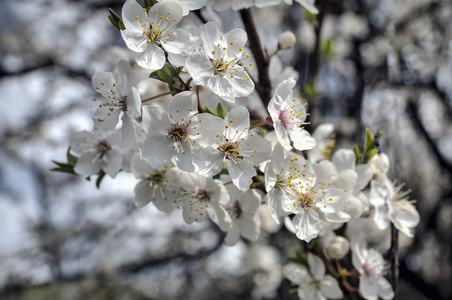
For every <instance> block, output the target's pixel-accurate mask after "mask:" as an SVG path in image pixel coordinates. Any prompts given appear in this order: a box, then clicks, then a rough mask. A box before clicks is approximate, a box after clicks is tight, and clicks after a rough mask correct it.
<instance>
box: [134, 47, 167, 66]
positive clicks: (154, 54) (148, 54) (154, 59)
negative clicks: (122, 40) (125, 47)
mask: <svg viewBox="0 0 452 300" xmlns="http://www.w3.org/2000/svg"><path fill="white" fill-rule="evenodd" d="M132 50H133V49H132ZM136 61H137V64H138V65H139V66H140V67H143V68H145V69H149V70H150V71H151V72H152V71H156V70H160V69H161V68H162V67H163V65H164V64H165V61H166V58H165V51H163V49H162V48H160V47H158V46H157V45H155V44H148V45H147V47H146V49H145V50H144V52H142V53H140V54H138V57H137V59H136Z"/></svg>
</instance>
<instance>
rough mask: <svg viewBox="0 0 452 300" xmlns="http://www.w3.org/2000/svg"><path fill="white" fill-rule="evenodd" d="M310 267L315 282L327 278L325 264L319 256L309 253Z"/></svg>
mask: <svg viewBox="0 0 452 300" xmlns="http://www.w3.org/2000/svg"><path fill="white" fill-rule="evenodd" d="M308 266H309V272H311V274H312V276H313V277H314V279H315V280H318V281H320V280H322V279H323V277H325V264H324V263H323V261H322V260H321V259H320V257H318V256H317V255H314V254H312V253H308Z"/></svg>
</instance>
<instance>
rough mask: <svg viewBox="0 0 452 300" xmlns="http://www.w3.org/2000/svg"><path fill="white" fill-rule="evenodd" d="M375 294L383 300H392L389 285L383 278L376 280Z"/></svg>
mask: <svg viewBox="0 0 452 300" xmlns="http://www.w3.org/2000/svg"><path fill="white" fill-rule="evenodd" d="M377 293H378V296H380V297H381V298H383V299H384V300H390V299H393V298H394V291H393V290H392V286H391V284H390V283H389V282H388V280H386V278H384V277H380V278H378V280H377Z"/></svg>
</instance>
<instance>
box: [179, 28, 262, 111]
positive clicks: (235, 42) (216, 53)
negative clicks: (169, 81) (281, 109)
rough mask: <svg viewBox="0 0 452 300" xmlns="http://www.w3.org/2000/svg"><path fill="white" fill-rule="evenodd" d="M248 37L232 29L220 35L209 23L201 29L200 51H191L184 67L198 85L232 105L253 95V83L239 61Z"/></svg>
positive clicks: (242, 31) (198, 49)
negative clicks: (239, 98) (240, 98)
mask: <svg viewBox="0 0 452 300" xmlns="http://www.w3.org/2000/svg"><path fill="white" fill-rule="evenodd" d="M246 41H247V34H246V32H245V31H244V30H243V29H239V28H236V29H233V30H231V31H230V32H228V33H227V34H225V35H224V36H221V35H220V32H219V30H218V27H217V25H216V24H215V23H212V22H209V23H207V24H205V25H204V26H203V27H202V28H201V41H199V42H200V43H199V47H195V48H194V49H193V53H192V55H190V57H189V58H188V59H187V61H186V67H187V70H188V72H189V73H190V75H191V76H192V77H193V81H194V82H195V83H196V84H197V85H204V86H208V87H209V88H210V89H211V90H212V92H214V93H215V94H217V95H218V96H220V97H221V98H222V99H224V100H226V101H229V102H234V101H235V98H237V97H245V96H248V95H249V94H251V93H252V92H253V91H254V83H253V81H252V80H251V78H250V76H249V75H248V72H247V71H246V70H245V68H244V67H243V66H242V65H241V64H240V60H241V59H243V58H246V57H247V56H248V55H245V54H243V48H244V47H245V43H246Z"/></svg>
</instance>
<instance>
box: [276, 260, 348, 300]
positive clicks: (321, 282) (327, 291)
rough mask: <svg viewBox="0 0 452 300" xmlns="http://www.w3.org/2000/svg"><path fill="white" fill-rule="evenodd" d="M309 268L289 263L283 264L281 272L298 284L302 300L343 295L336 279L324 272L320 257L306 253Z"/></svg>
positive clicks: (322, 299)
mask: <svg viewBox="0 0 452 300" xmlns="http://www.w3.org/2000/svg"><path fill="white" fill-rule="evenodd" d="M308 266H309V269H308V268H306V267H305V266H303V265H299V264H296V263H289V264H287V265H285V266H284V268H283V274H284V277H286V278H287V279H288V280H290V281H291V282H292V283H294V284H295V285H298V286H299V287H298V291H297V292H298V297H300V299H304V300H324V299H342V297H343V296H344V295H343V293H342V290H341V289H340V287H339V284H338V283H337V280H336V279H335V278H334V277H333V276H331V275H330V274H325V273H326V270H325V264H324V263H323V261H322V260H321V259H320V257H318V256H316V255H314V254H312V253H308Z"/></svg>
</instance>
